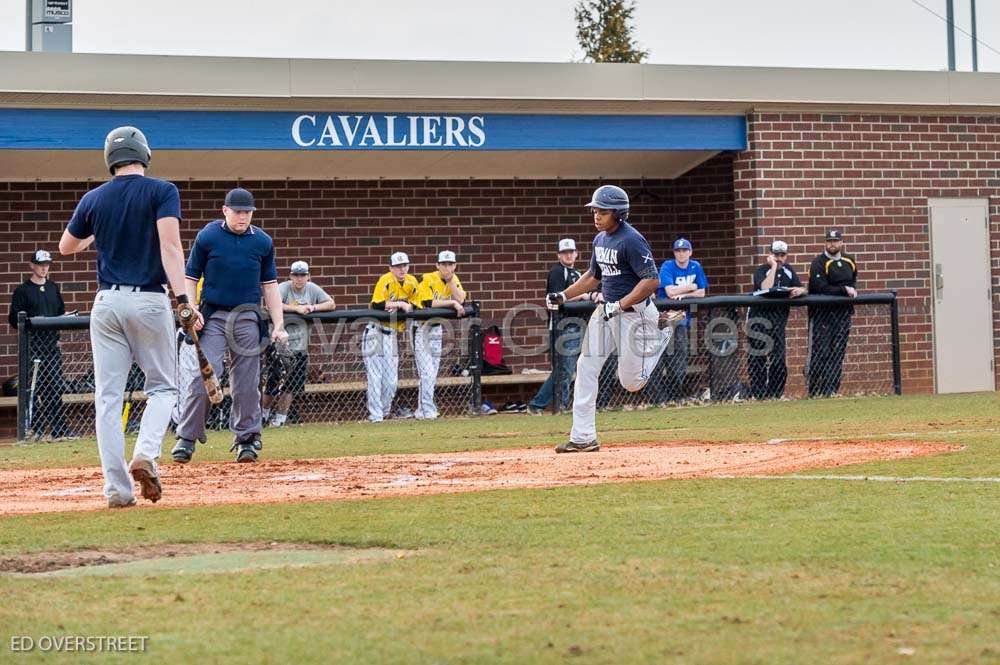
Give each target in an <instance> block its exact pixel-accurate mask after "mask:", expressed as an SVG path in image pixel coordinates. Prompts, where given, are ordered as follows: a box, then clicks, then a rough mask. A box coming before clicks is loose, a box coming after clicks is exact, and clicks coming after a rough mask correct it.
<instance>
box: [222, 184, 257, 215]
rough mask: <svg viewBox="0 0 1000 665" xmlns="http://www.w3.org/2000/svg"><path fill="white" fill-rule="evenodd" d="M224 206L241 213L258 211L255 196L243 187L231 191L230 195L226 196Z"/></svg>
mask: <svg viewBox="0 0 1000 665" xmlns="http://www.w3.org/2000/svg"><path fill="white" fill-rule="evenodd" d="M223 205H225V206H226V207H227V208H232V209H233V210H240V211H242V210H256V209H257V208H256V207H255V206H254V204H253V194H251V193H250V192H248V191H247V190H245V189H243V188H242V187H237V188H236V189H231V190H229V193H228V194H226V202H225V203H224V204H223Z"/></svg>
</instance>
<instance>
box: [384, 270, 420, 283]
mask: <svg viewBox="0 0 1000 665" xmlns="http://www.w3.org/2000/svg"><path fill="white" fill-rule="evenodd" d="M389 274H390V275H391V274H392V273H389ZM403 281H404V282H406V283H408V284H412V285H413V286H419V285H420V282H418V281H417V278H416V276H414V275H411V274H410V273H406V277H404V278H403Z"/></svg>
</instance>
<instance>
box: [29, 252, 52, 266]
mask: <svg viewBox="0 0 1000 665" xmlns="http://www.w3.org/2000/svg"><path fill="white" fill-rule="evenodd" d="M29 260H30V261H31V262H32V263H52V255H51V254H49V253H48V252H46V251H45V250H44V249H39V250H36V251H35V253H34V254H32V255H31V258H30V259H29Z"/></svg>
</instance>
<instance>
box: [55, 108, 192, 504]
mask: <svg viewBox="0 0 1000 665" xmlns="http://www.w3.org/2000/svg"><path fill="white" fill-rule="evenodd" d="M151 157H152V154H151V152H150V149H149V144H148V143H147V142H146V137H145V136H144V135H143V133H142V132H141V131H139V130H138V129H136V128H135V127H119V128H117V129H114V130H112V131H111V133H110V134H108V136H107V138H106V139H105V141H104V163H105V164H106V165H107V167H108V170H109V171H110V172H111V175H112V176H114V177H113V178H112V179H111V180H110V181H109V182H106V183H104V184H103V185H101V186H100V187H98V188H96V189H93V190H91V191H89V192H87V193H86V194H84V195H83V198H82V199H80V202H79V204H77V207H76V210H75V211H74V213H73V217H72V219H70V222H69V225H68V226H67V228H66V230H65V232H63V235H62V239H60V241H59V251H60V252H61V253H62V254H64V255H67V254H75V253H77V252H80V251H82V250H84V249H86V248H87V247H89V246H90V245H91V244H93V245H94V247H95V248H96V250H97V282H98V285H99V286H98V291H97V297H96V298H95V300H94V307H93V309H92V310H91V312H90V343H91V346H92V347H93V354H94V380H95V384H96V388H95V391H94V393H95V394H94V406H95V410H96V420H97V422H96V428H97V446H98V449H99V451H100V455H101V468H102V470H103V472H104V496H105V497H107V500H108V506H109V507H111V508H123V507H126V506H131V505H134V504H135V496H134V494H133V488H132V480H133V479H134V480H136V481H138V482H139V484H140V486H141V490H142V496H143V498H145V499H148V500H149V501H153V502H155V501H158V500H159V499H160V496H161V493H162V489H161V487H160V478H159V474H158V473H157V467H156V462H157V460H158V459H159V457H160V446H161V445H162V443H163V435H164V433H165V432H166V430H167V424H168V423H169V421H170V411H171V410H172V409H173V406H174V401H175V400H176V399H177V386H176V385H175V383H174V376H175V362H176V358H175V356H174V319H173V316H172V315H171V311H170V299H169V297H168V296H167V289H166V284H167V283H168V282H169V284H170V288H171V289H172V290H173V292H174V294H175V296H176V298H177V303H178V305H177V310H178V315H179V316H181V318H182V319H185V318H188V317H190V316H191V309H190V305H189V304H188V296H187V294H186V293H185V288H184V287H185V284H184V251H183V249H182V248H181V236H180V230H179V229H180V219H181V201H180V195H179V194H178V192H177V187H176V186H174V184H173V183H170V182H166V181H164V180H157V179H155V178H147V177H146V175H145V173H146V169H147V168H148V167H149V161H150V159H151ZM133 361H135V362H136V363H138V365H139V367H140V368H141V369H142V371H143V373H144V374H145V375H146V383H145V385H144V386H143V391H144V392H145V393H146V398H147V401H146V409H145V411H144V412H143V414H142V422H141V424H140V426H139V436H138V439H137V440H136V442H135V450H134V452H133V456H132V462H131V464H129V465H128V466H126V464H125V433H124V432H123V431H122V421H121V415H122V397H123V395H124V392H125V382H126V380H127V378H128V374H129V370H130V369H131V367H132V362H133ZM130 475H131V477H130Z"/></svg>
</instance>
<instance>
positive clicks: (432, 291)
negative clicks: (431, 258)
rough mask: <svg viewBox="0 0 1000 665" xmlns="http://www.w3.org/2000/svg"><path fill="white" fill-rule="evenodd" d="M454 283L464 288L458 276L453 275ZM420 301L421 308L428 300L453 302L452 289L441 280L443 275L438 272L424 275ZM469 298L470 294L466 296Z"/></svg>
mask: <svg viewBox="0 0 1000 665" xmlns="http://www.w3.org/2000/svg"><path fill="white" fill-rule="evenodd" d="M451 279H452V281H454V282H455V286H457V287H458V288H460V289H461V288H462V282H461V281H460V280H459V279H458V275H452V278H451ZM417 297H418V298H419V299H420V304H421V306H422V305H423V303H425V302H427V301H428V300H451V299H452V296H451V289H449V288H448V284H447V283H446V282H445V281H444V280H443V279H441V273H439V272H438V271H437V270H435V271H434V272H428V273H424V277H423V279H421V280H420V293H419V294H418V296H417ZM466 297H468V294H466Z"/></svg>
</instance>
